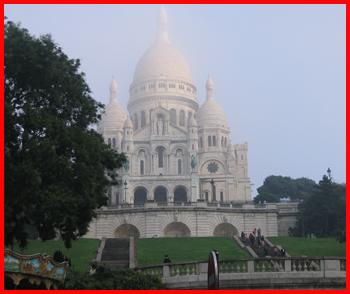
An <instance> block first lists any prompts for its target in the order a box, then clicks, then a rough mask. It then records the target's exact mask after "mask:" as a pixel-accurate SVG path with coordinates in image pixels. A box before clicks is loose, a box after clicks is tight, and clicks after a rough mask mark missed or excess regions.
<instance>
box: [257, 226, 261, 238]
mask: <svg viewBox="0 0 350 294" xmlns="http://www.w3.org/2000/svg"><path fill="white" fill-rule="evenodd" d="M258 238H261V230H260V228H259V229H258Z"/></svg>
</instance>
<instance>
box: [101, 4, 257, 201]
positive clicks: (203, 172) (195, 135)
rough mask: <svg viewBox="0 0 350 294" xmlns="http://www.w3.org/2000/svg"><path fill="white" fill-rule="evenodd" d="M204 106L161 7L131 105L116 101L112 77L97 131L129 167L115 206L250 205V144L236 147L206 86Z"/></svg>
mask: <svg viewBox="0 0 350 294" xmlns="http://www.w3.org/2000/svg"><path fill="white" fill-rule="evenodd" d="M205 86H206V101H205V102H204V103H203V105H202V106H201V107H199V103H198V100H197V95H196V94H197V88H196V85H195V84H194V82H193V79H192V74H191V70H190V68H189V66H188V63H187V61H186V60H185V58H184V57H183V56H182V54H181V53H180V52H179V51H178V50H177V49H176V48H175V47H174V46H173V45H172V44H171V43H170V41H169V39H168V34H167V15H166V12H165V10H164V8H163V6H162V7H161V8H160V10H159V12H158V17H157V38H156V41H155V42H154V44H153V45H152V46H151V47H150V48H149V49H148V50H147V51H146V52H145V53H144V54H143V56H142V57H141V59H140V60H139V62H138V64H137V66H136V69H135V73H134V77H133V82H132V83H131V85H130V89H129V91H130V98H129V102H128V106H127V108H128V111H129V114H130V115H129V116H127V114H126V112H125V111H124V109H123V108H122V107H121V106H120V105H119V104H118V98H117V91H118V87H117V84H116V82H115V80H114V78H113V80H112V83H111V86H110V102H109V104H108V105H107V106H106V108H105V112H104V113H103V115H102V118H101V121H100V122H99V124H98V125H97V131H98V132H99V133H100V134H102V135H103V137H104V139H105V142H106V143H108V144H110V145H111V146H112V147H113V148H115V149H117V150H118V152H125V154H126V155H127V157H128V163H127V164H126V165H125V166H124V169H123V170H119V171H117V173H118V175H119V180H120V184H121V185H119V186H116V187H113V188H112V189H111V191H110V197H111V198H110V205H112V206H113V205H118V204H122V203H129V204H130V203H134V204H139V205H142V204H143V203H145V202H146V201H147V202H152V201H154V202H157V203H159V202H197V201H198V199H203V200H199V201H206V202H215V201H217V202H221V203H229V202H232V203H242V202H247V201H251V185H250V179H249V177H248V161H247V149H248V147H247V143H244V144H236V145H232V143H231V138H230V128H229V126H228V125H227V120H226V116H225V113H224V111H223V110H222V108H221V107H220V106H219V104H218V103H217V102H216V101H215V99H214V84H213V81H212V79H211V78H210V76H209V77H208V80H207V82H206V85H205Z"/></svg>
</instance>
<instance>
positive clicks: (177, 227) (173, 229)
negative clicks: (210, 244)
mask: <svg viewBox="0 0 350 294" xmlns="http://www.w3.org/2000/svg"><path fill="white" fill-rule="evenodd" d="M163 235H164V237H191V231H190V229H189V228H188V226H186V225H185V224H184V223H180V222H173V223H170V224H168V225H167V226H166V227H165V228H164V231H163Z"/></svg>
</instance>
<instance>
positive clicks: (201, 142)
mask: <svg viewBox="0 0 350 294" xmlns="http://www.w3.org/2000/svg"><path fill="white" fill-rule="evenodd" d="M199 142H200V147H201V148H203V139H202V137H200V138H199Z"/></svg>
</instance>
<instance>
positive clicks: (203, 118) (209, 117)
mask: <svg viewBox="0 0 350 294" xmlns="http://www.w3.org/2000/svg"><path fill="white" fill-rule="evenodd" d="M197 123H198V126H199V127H203V126H204V125H205V126H210V127H218V126H219V127H225V128H227V120H226V116H225V112H224V111H223V110H222V108H221V107H220V105H219V104H217V103H216V101H215V100H214V99H208V100H207V101H205V102H204V104H203V105H202V106H201V107H200V108H199V110H198V112H197Z"/></svg>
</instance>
